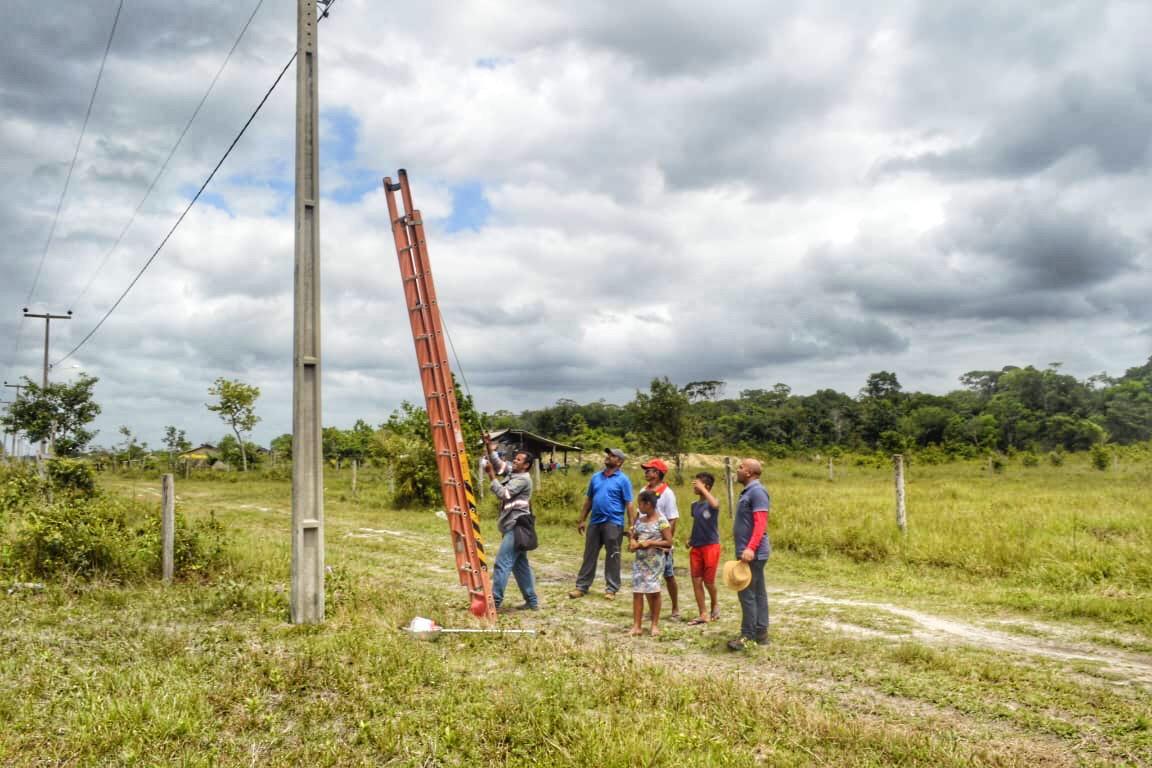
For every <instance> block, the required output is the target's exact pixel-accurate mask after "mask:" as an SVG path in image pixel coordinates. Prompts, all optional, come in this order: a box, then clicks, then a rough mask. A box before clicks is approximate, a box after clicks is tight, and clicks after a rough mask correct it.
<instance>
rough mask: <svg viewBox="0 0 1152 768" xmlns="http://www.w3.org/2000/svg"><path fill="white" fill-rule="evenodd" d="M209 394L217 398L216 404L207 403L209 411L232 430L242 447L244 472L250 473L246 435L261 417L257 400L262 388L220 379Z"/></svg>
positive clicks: (241, 459) (210, 389) (241, 455)
mask: <svg viewBox="0 0 1152 768" xmlns="http://www.w3.org/2000/svg"><path fill="white" fill-rule="evenodd" d="M208 394H209V395H212V396H213V397H215V398H216V403H215V404H213V403H206V404H205V405H206V406H207V408H208V410H210V411H212V412H213V413H215V414H216V415H218V416H219V417H220V420H221V421H223V422H224V423H225V424H227V425H228V426H229V427H231V428H232V433H233V434H234V435H235V436H236V442H237V443H239V445H240V461H241V464H242V466H243V468H244V471H245V472H247V471H248V449H247V446H246V445H245V444H244V433H246V432H251V431H252V430H253V428H255V426H256V423H257V422H259V421H260V417H259V416H257V415H256V411H255V407H256V398H258V397H260V388H259V387H254V386H251V385H249V384H245V383H244V382H242V381H237V380H233V379H225V378H219V379H216V383H215V384H213V385H212V386H211V387H209V388H208Z"/></svg>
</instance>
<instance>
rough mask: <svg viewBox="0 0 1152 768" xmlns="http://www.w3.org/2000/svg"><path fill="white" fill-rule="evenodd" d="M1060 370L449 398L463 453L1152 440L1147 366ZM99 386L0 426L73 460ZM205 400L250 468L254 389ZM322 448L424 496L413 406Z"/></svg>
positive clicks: (427, 455) (234, 389) (62, 396)
mask: <svg viewBox="0 0 1152 768" xmlns="http://www.w3.org/2000/svg"><path fill="white" fill-rule="evenodd" d="M1060 367H1061V366H1060V364H1059V363H1053V364H1051V365H1049V366H1048V367H1047V368H1045V369H1043V370H1041V369H1037V368H1035V367H1033V366H1026V367H1018V366H1005V367H1003V368H1001V369H1000V370H976V371H969V372H968V373H965V374H964V375H962V376H961V377H960V385H961V386H960V388H958V389H956V390H954V391H952V392H949V393H948V394H945V395H933V394H927V393H922V392H908V391H905V390H904V388H903V386H902V385H901V384H900V382H899V380H898V378H897V376H896V374H895V373H893V372H890V371H879V372H876V373H872V374H870V375H869V376H868V377H867V379H866V380H865V381H864V384H863V386H862V387H861V388H860V390H859V392H858V393H856V394H855V395H848V394H845V393H842V392H837V391H835V390H832V389H822V390H819V391H817V392H815V393H813V394H811V395H796V394H793V393H792V390H791V388H790V387H788V385H786V384H776V385H774V386H772V387H771V388H769V389H745V390H741V391H740V392H739V394H738V395H737V396H736V397H730V396H726V393H725V389H726V383H725V382H723V381H719V380H708V381H693V382H688V383H686V384H683V385H678V384H676V383H674V382H672V381H671V380H670V379H668V378H667V377H659V378H655V379H653V380H652V382H651V384H650V385H649V388H648V390H647V391H637V392H636V395H635V397H634V398H633V399H632V400H631V401H629V402H627V403H625V404H623V405H618V404H613V403H607V402H605V401H604V400H598V401H595V402H590V403H583V404H581V403H578V402H576V401H575V400H571V399H567V398H562V399H560V400H557V401H556V403H555V405H552V406H549V407H546V408H540V409H530V410H525V411H522V412H520V413H518V414H517V413H512V412H511V411H506V410H502V411H496V412H494V413H483V412H480V411H478V410H477V409H476V407H475V404H474V402H473V400H472V398H471V396H469V395H467V394H465V393H463V392H462V391H461V390H460V387H459V386H457V387H456V396H457V402H458V404H459V411H460V417H461V421H462V423H463V429H464V434H465V437H466V440H467V442H468V445H469V446H474V445H478V444H479V437H480V433H481V431H482V430H484V429H487V430H495V429H500V428H505V427H513V428H520V429H526V430H529V431H531V432H536V433H538V434H541V435H545V436H547V437H550V438H553V439H556V440H561V441H564V442H569V443H573V444H576V445H580V446H582V447H584V448H585V449H586V450H588V451H592V452H598V451H599V450H600V449H601V448H602V447H603V446H604V445H607V444H610V443H611V444H619V445H622V446H624V447H625V448H626V449H629V450H633V451H644V452H648V453H658V454H664V455H667V456H671V457H679V456H680V455H681V454H684V453H688V452H692V451H698V452H703V453H720V452H723V453H732V452H750V453H759V454H766V455H776V456H782V455H786V454H789V453H795V452H800V451H812V450H819V451H851V452H860V451H883V452H891V453H896V452H902V451H909V450H917V449H926V450H935V451H939V452H941V453H943V454H945V455H947V456H954V457H972V456H976V455H981V454H984V453H987V452H989V451H1056V452H1062V451H1082V450H1089V449H1092V448H1093V447H1095V446H1100V445H1103V444H1106V443H1111V444H1117V445H1129V444H1132V443H1139V442H1145V441H1149V440H1152V357H1150V358H1149V359H1148V361H1147V362H1146V363H1144V364H1143V365H1141V366H1137V367H1135V368H1130V369H1128V370H1127V371H1126V372H1125V373H1124V375H1123V376H1120V377H1115V378H1114V377H1109V376H1105V375H1103V374H1100V375H1095V376H1090V377H1088V378H1087V379H1085V380H1083V381H1081V380H1078V379H1077V378H1076V377H1074V376H1071V375H1069V374H1066V373H1063V372H1061V370H1060ZM96 381H97V380H96V379H93V378H90V377H86V376H81V377H80V378H79V379H78V380H77V381H76V382H74V383H72V384H49V385H48V387H47V388H46V389H43V390H41V389H40V388H39V387H38V386H36V385H35V384H34V383H33V382H30V381H26V382H25V393H24V396H23V397H22V398H21V399H20V400H19V401H18V402H17V403H14V404H13V405H12V407H11V408H10V409H9V411H8V412H7V413H6V414H5V415H4V418H3V419H0V421H3V423H4V424H5V426H6V427H7V428H8V429H16V430H18V431H21V432H24V433H25V434H26V435H27V436H28V437H29V438H30V439H31V440H34V441H38V440H41V439H51V440H52V441H54V443H55V449H56V452H57V454H58V455H78V454H80V453H82V452H84V451H85V449H86V448H87V446H88V443H89V442H90V441H91V439H92V437H93V436H94V433H93V432H91V431H90V430H88V429H87V424H88V423H89V422H91V421H92V419H94V418H95V416H96V415H97V414H98V413H99V412H100V408H99V405H98V404H96V403H95V401H94V399H93V388H94V385H95V384H96ZM209 394H210V395H211V396H212V397H213V398H214V401H213V402H210V403H207V404H206V407H207V408H208V409H209V410H211V411H213V412H214V413H216V414H217V415H219V416H220V418H221V420H222V421H223V422H224V423H225V424H226V425H227V426H228V427H229V428H230V429H231V431H232V434H231V435H228V436H227V437H225V438H224V439H223V440H221V441H220V446H219V447H220V449H221V450H223V451H224V452H225V453H227V454H228V456H227V457H226V460H228V461H229V463H235V464H239V465H240V466H241V467H246V466H247V465H248V464H249V463H251V462H252V461H253V460H254V459H255V460H260V458H261V457H259V456H257V453H258V452H260V449H258V448H257V446H255V445H253V444H252V443H251V442H250V441H249V440H248V439H247V438H246V435H247V434H248V433H250V432H251V430H252V428H253V427H254V426H255V424H256V422H257V421H259V417H257V416H256V414H255V403H256V400H257V398H258V397H259V394H260V390H259V389H258V388H256V387H253V386H250V385H246V384H244V383H242V382H238V381H231V380H226V379H218V380H217V381H216V382H215V383H214V384H213V386H212V387H211V388H210V389H209ZM120 433H121V435H122V436H123V437H124V443H123V446H122V448H123V451H122V452H123V454H125V455H126V456H127V457H129V458H135V457H139V456H143V455H145V454H147V453H148V450H147V445H146V444H140V443H138V442H137V441H136V439H135V437H134V436H133V435H132V433H131V431H130V430H128V428H127V427H121V429H120ZM322 439H323V451H324V458H325V460H327V461H330V462H334V463H339V462H343V461H352V460H355V461H358V462H360V463H362V464H363V463H369V462H372V463H387V464H389V465H390V466H392V467H393V468H396V467H409V465H411V466H410V467H409V469H410V470H411V471H405V472H398V473H397V476H398V477H399V476H405V477H414V478H418V480H419V482H420V483H421V484H424V483H430V484H431V485H432V486H433V487H434V486H435V483H436V477H435V460H434V457H433V456H432V440H431V435H430V434H429V430H428V421H427V416H426V414H425V413H424V411H423V409H421V408H418V407H416V406H414V405H412V404H410V403H407V402H405V403H403V404H402V405H401V407H400V408H398V409H397V410H395V411H394V412H393V413H392V414H391V415H390V416H389V417H388V419H387V421H385V422H383V423H381V424H379V425H376V426H373V425H371V424H369V423H368V422H367V421H365V420H362V419H361V420H358V421H357V422H356V423H355V424H354V425H353V426H352V427H351V428H350V429H340V428H337V427H325V428H324V430H323V435H322ZM164 445H165V448H166V453H167V454H168V455H169V458H170V459H171V458H173V457H174V456H175V455H176V454H177V453H179V452H180V451H182V450H186V449H187V448H188V447H189V443H188V441H187V439H186V437H185V434H184V431H183V430H178V429H177V428H176V427H174V426H169V427H166V428H165V437H164ZM270 447H271V454H270V455H271V456H272V457H274V458H278V459H282V460H285V461H286V460H289V459H290V458H291V455H292V436H291V435H288V434H285V435H281V436H280V437H277V438H276V439H274V440H273V441H272V443H271V446H270ZM117 453H120V451H118V452H117ZM236 460H238V461H236ZM425 476H427V477H425Z"/></svg>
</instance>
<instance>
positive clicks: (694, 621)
mask: <svg viewBox="0 0 1152 768" xmlns="http://www.w3.org/2000/svg"><path fill="white" fill-rule="evenodd" d="M707 623H708V619H705V618H702V617H700V616H697V617H696V618H694V619H692V621H690V622H688V626H690V627H698V626H700V625H701V624H707Z"/></svg>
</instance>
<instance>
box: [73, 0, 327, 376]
mask: <svg viewBox="0 0 1152 768" xmlns="http://www.w3.org/2000/svg"><path fill="white" fill-rule="evenodd" d="M320 2H321V4H322V6H323V9H322V10H321V11H320V21H323V20H324V19H326V18H328V13H329V11H331V9H332V6H334V5H336V0H328V2H324V0H320ZM294 61H296V53H295V52H293V53H292V56H291V57H290V58H289V59H288V63H287V64H285V65H284V68H283V69H281V70H280V74H278V75H277V76H276V79H275V80H274V81H273V82H272V86H271V87H270V88H269V89H268V91H267V92H266V93H265V94H264V98H262V99H260V103H259V104H257V105H256V109H254V110H252V114H251V115H250V116H249V117H248V120H247V121H246V122H245V123H244V126H243V127H242V128H241V129H240V132H239V133H237V134H236V138H234V139H233V140H232V143H231V144H229V145H228V149H227V150H225V151H224V155H223V156H222V157H221V158H220V161H219V162H218V163H216V167H215V168H213V169H212V172H211V173H209V174H208V178H206V179H204V183H203V184H201V185H200V189H198V190H196V194H195V196H194V197H193V198H192V200H191V201H189V203H188V205H187V206H185V208H184V210H183V211H182V212H181V213H180V216H179V217H178V218H177V219H176V223H175V224H173V225H172V228H171V229H169V230H168V234H166V235H164V239H163V240H161V241H160V244H159V245H158V246H156V250H154V251H153V252H152V255H151V256H149V257H148V260H147V261H145V262H144V265H143V266H142V267H140V271H138V272H137V273H136V276H135V277H133V278H132V281H131V282H130V283H128V287H127V288H125V289H124V291H123V293H121V294H120V296H119V298H117V299H116V302H115V303H114V304H113V305H112V306H111V307H109V308H108V311H107V312H105V313H104V316H103V317H101V318H100V321H99V322H98V323H96V325H95V326H94V327H93V328H92V330H90V331H88V334H87V335H86V336H84V338H82V339H80V343H79V344H77V345H76V346H75V347H73V348H72V349H71V350H70V351H69V352H68V354H66V355H64V356H63V357H62V358H60V359H59V360H57V361H56V362H55V363H53V364H52V365H54V366H56V365H59V364H60V363H62V362H64V361H65V360H67V359H68V358H70V357H72V355H74V354H76V353H77V352H79V351H80V348H81V347H83V346H84V345H85V344H86V343H87V342H88V340H89V339H91V338H92V337H93V336H94V335H96V331H98V330H100V326H102V325H104V322H105V321H106V320H107V319H108V318H109V317H111V316H112V313H113V312H115V311H116V308H117V307H119V306H120V302H122V301H124V297H126V296H127V295H128V293H129V291H131V290H132V288H133V286H135V285H136V283H137V282H138V281H139V280H140V278H141V277H143V276H144V273H145V272H146V271H148V267H150V266H152V262H153V261H155V260H156V257H157V256H159V255H160V251H161V250H163V248H164V246H165V245H166V244H167V243H168V240H169V238H171V237H172V235H173V234H174V233H175V232H176V229H177V228H178V227H179V226H180V224H181V222H183V221H184V217H185V216H187V215H188V212H189V211H190V210H192V206H194V205H195V204H196V201H197V200H199V199H200V195H202V194H204V190H205V189H207V188H208V184H209V183H211V181H212V179H213V178H214V177H215V176H216V172H217V171H219V170H220V166H222V165H224V161H225V160H227V159H228V156H229V155H230V154H232V150H233V149H234V148H235V147H236V145H237V144H238V143H239V142H240V138H241V137H242V136H243V135H244V132H245V131H247V130H248V126H250V125H251V124H252V121H253V120H255V119H256V115H258V114H260V110H261V108H263V106H264V103H265V102H267V101H268V97H270V96H271V95H272V92H273V91H274V90H276V86H278V85H279V84H280V81H281V80H282V79H283V78H284V73H286V72H287V71H288V68H289V67H291V66H292V63H293V62H294Z"/></svg>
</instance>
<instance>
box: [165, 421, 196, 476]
mask: <svg viewBox="0 0 1152 768" xmlns="http://www.w3.org/2000/svg"><path fill="white" fill-rule="evenodd" d="M164 447H165V448H167V449H168V466H170V467H171V466H172V465H174V464H175V463H176V454H178V453H183V452H184V451H186V450H188V449H189V448H191V447H192V443H190V442H188V438H187V436H186V435H185V434H184V430H182V429H177V428H176V427H174V426H172V425H168V426H166V427H164Z"/></svg>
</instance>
